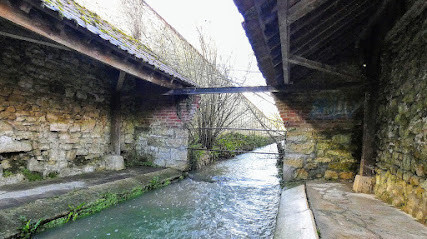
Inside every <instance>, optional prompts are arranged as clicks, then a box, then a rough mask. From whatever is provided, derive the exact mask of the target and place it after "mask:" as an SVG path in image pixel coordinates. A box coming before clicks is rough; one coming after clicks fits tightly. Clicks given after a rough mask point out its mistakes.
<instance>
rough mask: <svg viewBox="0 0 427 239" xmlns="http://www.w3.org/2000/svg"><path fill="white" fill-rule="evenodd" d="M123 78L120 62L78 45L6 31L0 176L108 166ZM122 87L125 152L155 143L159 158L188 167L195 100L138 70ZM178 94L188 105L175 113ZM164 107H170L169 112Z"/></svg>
mask: <svg viewBox="0 0 427 239" xmlns="http://www.w3.org/2000/svg"><path fill="white" fill-rule="evenodd" d="M117 78H118V71H117V70H115V69H112V68H110V67H108V66H106V65H102V64H100V63H97V62H95V61H93V60H91V59H89V58H86V57H84V56H81V55H79V54H77V53H74V52H70V51H64V50H58V49H54V48H49V47H42V46H38V45H35V44H28V43H25V42H23V41H17V40H12V39H9V38H4V37H1V38H0V161H1V167H0V169H1V170H0V184H5V183H13V182H16V181H19V180H22V179H23V176H22V172H24V171H25V170H29V171H33V172H39V173H40V174H42V175H43V176H44V177H47V176H56V175H59V176H67V175H73V174H79V173H85V172H93V171H95V170H103V169H104V168H105V162H104V160H103V156H104V155H107V154H110V153H111V147H110V127H111V97H112V89H113V86H115V84H116V82H117ZM124 87H125V90H124V91H125V92H124V95H125V96H124V97H123V98H122V114H123V116H122V128H121V131H122V133H121V135H122V137H121V140H122V149H123V150H122V151H123V154H124V155H125V156H128V155H129V152H131V151H135V149H136V148H137V149H138V150H139V151H143V150H145V151H147V150H151V151H153V152H154V153H152V154H151V156H152V158H151V160H152V161H153V160H154V163H155V164H158V165H160V166H168V167H177V168H180V169H184V168H185V167H184V165H185V162H186V160H187V157H186V149H185V146H186V144H187V142H186V138H187V135H186V131H185V130H184V125H183V121H185V120H186V119H189V118H190V117H191V112H194V109H195V104H194V103H195V101H189V100H187V99H178V100H177V99H169V98H167V99H166V98H165V97H163V96H161V94H160V93H163V92H165V90H166V89H164V88H161V87H158V86H155V85H152V84H150V83H148V82H143V81H142V80H140V79H135V78H132V77H127V79H126V80H125V84H124ZM148 99H150V100H151V101H148ZM143 102H145V104H144V103H143ZM146 102H151V103H150V104H151V105H152V106H153V107H152V106H150V107H149V106H148V105H147V104H146ZM177 102H183V103H182V104H184V105H188V107H187V106H185V107H184V108H183V109H182V110H181V111H182V112H180V113H177V112H179V110H180V107H178V106H177ZM188 102H190V103H188ZM181 108H182V107H181ZM165 110H168V112H169V115H168V116H165V117H163V112H164V111H165ZM173 114H175V115H173ZM180 117H181V118H180ZM181 119H182V120H181ZM145 129H148V130H145ZM141 132H148V133H147V134H146V133H141ZM171 134H173V135H174V137H172V138H170V135H171ZM153 138H155V139H156V140H155V142H156V143H153V145H152V144H150V142H154V141H153V140H149V139H153ZM146 141H149V142H147V143H146V144H145V143H144V142H146ZM171 144H174V146H172V148H173V149H170V150H169V151H168V150H167V149H166V148H167V147H169V146H170V145H171ZM167 152H169V156H166V154H167ZM166 158H167V159H166ZM125 160H126V158H125ZM168 160H169V161H168ZM175 161H177V162H178V163H176V162H175ZM2 176H4V177H2ZM6 176H7V177H6Z"/></svg>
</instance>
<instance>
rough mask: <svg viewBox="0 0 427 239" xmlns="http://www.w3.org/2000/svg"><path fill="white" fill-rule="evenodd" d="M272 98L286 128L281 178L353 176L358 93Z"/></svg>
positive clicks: (356, 160) (358, 128) (356, 158)
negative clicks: (282, 175)
mask: <svg viewBox="0 0 427 239" xmlns="http://www.w3.org/2000/svg"><path fill="white" fill-rule="evenodd" d="M275 100H276V105H277V107H278V109H279V111H280V114H281V117H282V119H283V121H284V122H285V125H286V126H287V129H288V132H287V141H286V144H285V156H284V161H283V163H284V172H283V174H284V176H285V178H284V179H285V180H294V179H297V180H300V179H313V178H325V179H344V180H351V179H353V178H354V175H355V172H356V171H357V168H358V164H359V161H360V141H361V139H360V138H361V134H362V131H361V114H360V113H361V110H362V109H361V108H362V102H363V100H362V94H360V92H359V91H358V90H354V89H349V90H347V91H338V90H336V91H327V92H318V93H298V94H275Z"/></svg>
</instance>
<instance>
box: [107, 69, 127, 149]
mask: <svg viewBox="0 0 427 239" xmlns="http://www.w3.org/2000/svg"><path fill="white" fill-rule="evenodd" d="M125 76H126V73H125V72H124V71H120V75H119V79H118V80H117V85H116V87H115V88H114V90H113V95H112V99H111V151H112V152H113V154H114V155H120V124H121V121H122V115H121V102H120V96H121V89H122V86H123V83H124V80H125Z"/></svg>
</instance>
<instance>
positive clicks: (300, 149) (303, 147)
mask: <svg viewBox="0 0 427 239" xmlns="http://www.w3.org/2000/svg"><path fill="white" fill-rule="evenodd" d="M286 151H288V152H295V153H301V154H307V155H308V154H311V153H313V152H314V145H313V144H288V145H287V147H286Z"/></svg>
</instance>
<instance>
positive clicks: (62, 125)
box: [49, 123, 69, 132]
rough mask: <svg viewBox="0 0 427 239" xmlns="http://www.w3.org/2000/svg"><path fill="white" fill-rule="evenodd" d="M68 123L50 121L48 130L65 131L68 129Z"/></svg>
mask: <svg viewBox="0 0 427 239" xmlns="http://www.w3.org/2000/svg"><path fill="white" fill-rule="evenodd" d="M68 128H69V125H68V124H66V123H52V124H51V125H50V126H49V130H50V131H52V132H66V131H68Z"/></svg>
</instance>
